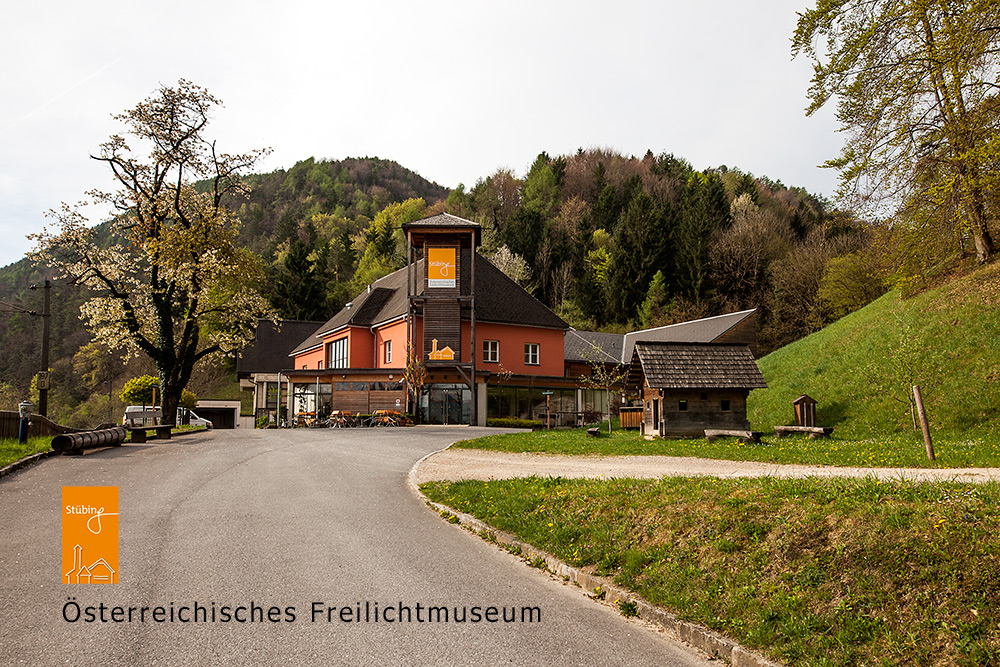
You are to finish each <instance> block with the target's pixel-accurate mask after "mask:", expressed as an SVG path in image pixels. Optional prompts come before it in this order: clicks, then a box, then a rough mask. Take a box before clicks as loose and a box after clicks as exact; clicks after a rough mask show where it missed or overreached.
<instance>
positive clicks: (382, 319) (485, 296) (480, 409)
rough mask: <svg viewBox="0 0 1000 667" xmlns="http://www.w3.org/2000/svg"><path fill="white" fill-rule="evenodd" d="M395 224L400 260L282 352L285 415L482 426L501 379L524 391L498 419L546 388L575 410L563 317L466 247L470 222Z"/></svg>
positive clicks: (474, 239)
mask: <svg viewBox="0 0 1000 667" xmlns="http://www.w3.org/2000/svg"><path fill="white" fill-rule="evenodd" d="M403 231H404V233H405V234H406V237H407V252H408V263H407V266H406V267H404V268H402V269H400V270H399V271H396V272H395V273H392V274H389V275H388V276H385V277H384V278H381V279H379V280H377V281H375V282H374V283H372V284H371V285H369V286H368V288H367V289H366V290H365V291H364V292H362V293H361V294H360V295H358V296H357V297H356V298H355V299H354V300H353V301H352V302H351V303H349V304H347V305H346V306H345V307H344V308H343V309H342V310H341V311H340V312H339V313H337V314H336V315H334V316H333V317H332V318H331V319H330V320H329V321H328V322H326V323H325V324H323V325H322V326H321V327H319V328H318V329H317V330H316V331H315V333H313V334H312V335H311V336H309V337H308V338H307V339H305V340H304V341H302V342H301V343H300V344H299V345H298V346H297V347H296V348H295V349H294V350H292V352H291V354H290V355H289V356H291V357H292V359H293V364H290V365H292V366H293V367H294V370H288V371H286V372H285V373H284V375H285V377H286V378H287V380H288V382H289V383H290V386H291V389H290V392H289V399H288V400H289V403H290V406H289V407H290V410H291V414H292V415H293V416H295V415H307V416H312V415H315V414H319V415H321V416H322V415H324V414H325V413H329V412H330V411H331V410H349V411H351V412H362V413H368V412H371V411H373V410H378V409H397V410H400V411H408V412H414V413H418V414H419V416H420V419H421V421H423V422H425V423H432V424H433V423H439V424H451V423H460V424H482V425H485V423H486V417H487V414H490V416H494V415H500V403H499V401H495V402H494V403H495V406H494V408H495V409H491V408H490V401H489V400H488V398H489V395H490V394H491V393H495V391H496V390H499V388H500V387H501V386H502V387H506V388H515V389H516V388H518V387H521V388H523V389H525V390H526V391H524V392H522V393H523V394H524V399H523V400H522V403H523V404H525V405H527V404H531V407H530V408H528V409H524V410H521V411H519V412H518V413H517V414H516V415H515V414H513V413H511V412H510V410H508V411H507V414H504V415H503V416H524V417H525V418H537V417H538V416H539V412H543V410H539V409H538V405H537V404H542V403H544V402H545V401H546V400H547V401H548V403H549V405H550V408H551V403H552V399H551V396H554V395H556V394H555V393H553V394H545V395H543V394H542V393H541V392H542V391H546V390H548V391H553V392H554V391H556V390H560V391H564V392H565V393H567V394H572V395H573V396H572V397H573V401H572V405H569V402H568V401H567V402H566V403H567V404H566V405H565V406H562V403H560V407H567V408H572V411H573V412H576V408H577V406H576V393H577V391H576V390H577V386H576V384H575V383H574V382H573V381H571V380H568V379H567V378H566V377H565V374H564V370H565V366H564V355H563V341H564V336H565V331H566V330H567V329H568V328H569V327H568V325H567V324H566V323H565V322H563V321H562V319H560V318H559V317H557V316H556V315H555V314H554V313H553V312H552V311H551V310H549V309H548V308H547V307H546V306H545V305H543V304H542V303H541V302H540V301H538V300H537V299H535V298H534V297H532V296H531V295H530V294H528V293H527V292H526V291H525V290H523V289H522V288H521V287H520V286H518V285H517V284H516V283H515V282H514V281H512V280H511V279H510V278H508V277H507V276H506V275H504V274H503V273H502V272H501V271H500V270H499V269H497V268H496V267H495V266H493V265H492V264H490V263H489V262H488V261H487V260H486V259H484V258H483V257H481V256H480V255H479V254H478V253H476V252H475V248H476V247H478V245H479V240H480V227H479V225H477V224H475V223H473V222H470V221H468V220H464V219H462V218H458V217H455V216H452V215H448V214H446V213H445V214H441V215H436V216H433V217H430V218H426V219H424V220H419V221H416V222H412V223H408V224H405V225H403ZM408 361H411V362H412V363H411V367H412V366H416V365H419V366H420V367H421V368H422V370H423V373H424V375H425V378H424V383H423V386H422V387H420V388H419V391H417V392H412V393H411V392H408V391H407V387H406V383H405V380H404V374H405V372H406V368H407V364H408ZM534 394H537V396H536V397H535V398H534V400H533V401H532V396H533V395H534ZM543 396H548V397H549V398H548V399H544V398H543ZM569 411H570V410H569V409H567V410H566V412H569Z"/></svg>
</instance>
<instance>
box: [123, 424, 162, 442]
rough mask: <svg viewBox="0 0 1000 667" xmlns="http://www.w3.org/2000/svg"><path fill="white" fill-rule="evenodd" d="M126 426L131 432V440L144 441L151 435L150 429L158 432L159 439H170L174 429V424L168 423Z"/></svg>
mask: <svg viewBox="0 0 1000 667" xmlns="http://www.w3.org/2000/svg"><path fill="white" fill-rule="evenodd" d="M125 428H126V429H128V432H129V442H133V443H142V442H146V439H147V438H148V437H149V436H148V432H149V431H155V432H156V439H157V440H169V439H170V431H171V429H173V426H171V425H169V424H167V425H165V426H126V427H125Z"/></svg>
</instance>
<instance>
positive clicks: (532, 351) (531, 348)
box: [524, 343, 538, 366]
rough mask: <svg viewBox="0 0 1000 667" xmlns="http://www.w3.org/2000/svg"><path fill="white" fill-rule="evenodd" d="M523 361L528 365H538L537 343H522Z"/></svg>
mask: <svg viewBox="0 0 1000 667" xmlns="http://www.w3.org/2000/svg"><path fill="white" fill-rule="evenodd" d="M524 363H525V364H527V365H529V366H537V365H538V343H525V344H524Z"/></svg>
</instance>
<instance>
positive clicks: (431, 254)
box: [427, 248, 457, 289]
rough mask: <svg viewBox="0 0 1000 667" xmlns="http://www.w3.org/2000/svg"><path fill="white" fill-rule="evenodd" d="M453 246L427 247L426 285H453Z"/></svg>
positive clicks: (446, 286)
mask: <svg viewBox="0 0 1000 667" xmlns="http://www.w3.org/2000/svg"><path fill="white" fill-rule="evenodd" d="M456 255H457V252H456V251H455V248H428V249H427V287H429V288H450V289H454V287H455V258H456Z"/></svg>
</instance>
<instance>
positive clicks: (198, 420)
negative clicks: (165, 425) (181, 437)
mask: <svg viewBox="0 0 1000 667" xmlns="http://www.w3.org/2000/svg"><path fill="white" fill-rule="evenodd" d="M185 416H187V417H189V421H188V423H189V424H190V425H191V426H204V427H205V428H212V422H210V421H209V420H207V419H204V418H203V417H199V416H198V415H196V414H195V412H194V410H189V409H187V408H177V421H175V422H174V423H175V424H183V423H184V417H185ZM162 420H163V411H162V410H160V406H158V405H130V406H128V407H126V408H125V416H124V417H122V425H123V426H155V425H156V424H159V423H160V422H161V421H162Z"/></svg>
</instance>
